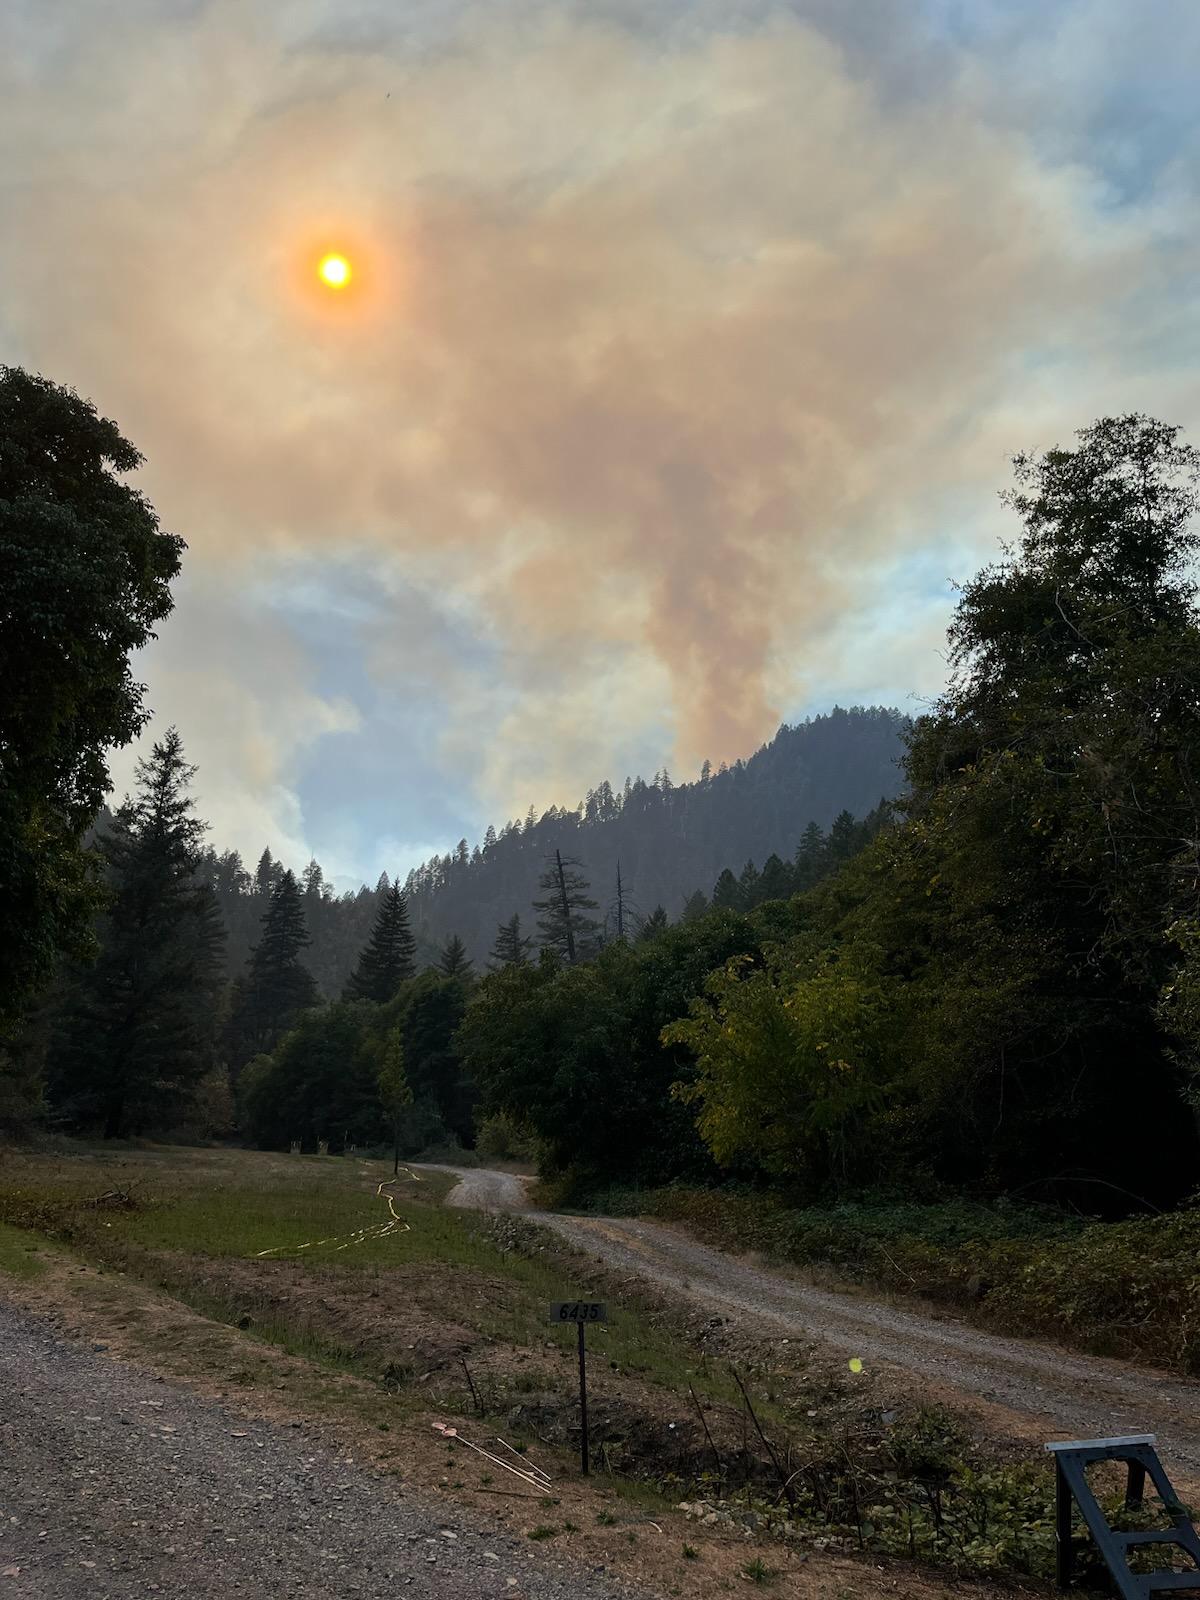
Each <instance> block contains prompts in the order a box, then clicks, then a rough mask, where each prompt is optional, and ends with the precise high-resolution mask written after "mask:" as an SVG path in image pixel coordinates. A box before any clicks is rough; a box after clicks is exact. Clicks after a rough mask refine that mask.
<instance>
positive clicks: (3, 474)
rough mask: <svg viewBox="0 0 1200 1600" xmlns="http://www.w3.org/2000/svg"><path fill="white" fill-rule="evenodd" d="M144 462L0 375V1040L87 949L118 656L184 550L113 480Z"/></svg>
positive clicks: (104, 423) (113, 730) (134, 723)
mask: <svg viewBox="0 0 1200 1600" xmlns="http://www.w3.org/2000/svg"><path fill="white" fill-rule="evenodd" d="M141 463H142V458H141V456H140V455H139V454H138V452H137V451H136V450H135V449H134V447H133V446H132V445H131V444H130V443H129V442H128V440H126V439H124V438H123V437H122V436H121V434H120V432H119V431H118V429H117V427H116V425H115V423H112V422H110V421H108V420H107V419H105V418H103V417H100V416H98V415H97V413H96V410H95V408H94V407H93V406H92V405H91V404H90V403H89V402H87V401H86V400H82V399H80V397H79V396H78V395H77V394H75V393H74V392H73V391H71V390H69V389H65V388H61V387H59V386H58V385H57V384H54V383H50V382H49V381H48V380H47V379H45V378H40V377H35V376H33V375H31V374H30V373H27V372H23V371H22V370H21V369H20V368H19V367H0V685H2V686H3V690H2V692H0V950H3V952H4V959H3V961H0V1034H3V1032H4V1031H5V1030H7V1029H10V1028H11V1027H12V1026H13V1024H14V1023H15V1021H16V1019H17V1017H18V1016H19V1014H20V1012H21V1011H22V1009H23V1008H24V1007H25V1006H26V1005H27V1004H28V1002H29V1001H30V999H31V997H32V996H33V995H34V994H35V992H36V991H37V989H38V988H39V986H41V985H43V984H44V983H45V982H46V981H47V979H48V978H49V976H50V974H51V971H52V970H53V968H54V965H55V963H56V961H57V960H58V958H59V957H60V956H61V955H63V954H68V955H76V956H77V955H81V954H83V953H85V952H86V951H87V950H88V949H89V947H90V937H89V936H90V920H91V916H92V913H93V911H94V909H95V908H96V906H97V904H98V883H99V870H98V867H99V864H98V863H97V862H96V861H95V859H94V857H92V856H91V855H90V854H89V852H87V851H85V850H84V849H83V847H82V844H81V840H82V837H83V834H84V832H85V830H86V829H87V828H88V826H89V824H90V823H91V821H92V818H93V817H94V815H95V814H96V811H97V810H98V808H99V806H100V802H101V800H102V799H103V797H104V795H105V793H106V792H107V790H108V788H109V777H108V768H107V765H106V762H105V752H106V751H107V750H108V749H110V748H112V747H113V746H119V745H126V744H128V743H129V742H130V741H131V740H132V739H133V738H134V737H135V736H136V735H137V733H138V732H139V731H140V730H141V728H142V727H143V726H144V724H145V722H146V718H147V712H146V710H145V707H144V703H143V694H144V690H143V687H142V685H140V684H138V683H135V682H134V680H133V677H132V675H131V673H130V667H129V659H130V656H131V654H132V653H133V651H135V650H138V649H140V648H141V647H142V646H143V645H144V644H146V643H147V641H148V640H149V639H151V638H153V636H154V634H153V629H154V625H155V623H156V622H158V621H159V620H161V618H163V617H165V616H166V615H167V613H168V612H169V611H170V609H171V604H172V602H171V594H170V587H169V585H170V582H171V580H172V578H174V577H175V575H176V573H177V572H178V571H179V562H180V554H181V552H182V550H183V548H184V546H183V541H182V540H181V539H178V538H176V537H175V536H174V535H172V534H166V533H163V532H162V530H161V529H160V527H159V524H158V519H157V517H156V516H155V514H154V510H153V508H152V507H151V506H150V504H149V502H148V501H147V500H146V499H145V497H144V496H143V495H142V494H141V493H140V492H139V491H138V490H136V489H133V488H131V487H130V486H129V485H128V484H125V483H122V482H121V481H120V477H119V475H120V474H124V473H129V472H133V471H134V470H135V469H136V468H137V467H139V466H140V465H141Z"/></svg>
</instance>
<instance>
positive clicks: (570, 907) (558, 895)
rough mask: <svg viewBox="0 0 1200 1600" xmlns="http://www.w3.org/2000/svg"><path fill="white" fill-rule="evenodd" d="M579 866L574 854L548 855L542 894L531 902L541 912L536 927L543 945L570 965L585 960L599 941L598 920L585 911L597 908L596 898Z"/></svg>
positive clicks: (542, 880) (542, 879)
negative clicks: (594, 898)
mask: <svg viewBox="0 0 1200 1600" xmlns="http://www.w3.org/2000/svg"><path fill="white" fill-rule="evenodd" d="M578 867H579V862H578V861H576V860H575V859H574V857H572V856H564V855H563V853H562V851H561V850H556V851H555V852H554V854H553V855H552V856H550V857H548V859H547V865H546V870H545V872H543V874H542V876H541V879H540V884H539V887H540V888H541V890H542V894H543V898H542V899H540V900H535V901H534V902H533V906H534V910H535V911H540V912H541V913H542V914H541V916H540V917H539V919H538V930H539V932H540V933H541V935H542V946H543V948H544V949H547V950H553V951H554V952H555V953H556V954H557V955H558V956H559V958H560V959H561V960H563V961H566V962H567V963H568V964H569V965H570V966H574V964H575V962H576V961H580V960H586V959H587V958H588V956H589V955H591V954H593V953H594V951H595V950H596V948H597V947H598V945H599V942H600V927H599V924H598V923H597V922H596V920H595V919H594V918H593V917H589V916H588V915H587V913H588V912H589V911H595V910H596V902H595V900H593V899H592V898H591V896H590V894H589V892H588V891H589V885H588V882H587V879H586V878H585V877H584V876H583V874H582V873H581V872H579V871H578Z"/></svg>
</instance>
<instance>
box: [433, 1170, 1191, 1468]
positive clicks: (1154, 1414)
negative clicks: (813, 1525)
mask: <svg viewBox="0 0 1200 1600" xmlns="http://www.w3.org/2000/svg"><path fill="white" fill-rule="evenodd" d="M449 1170H457V1171H458V1172H459V1173H460V1175H461V1178H462V1181H461V1182H460V1184H459V1185H458V1187H457V1188H456V1189H455V1190H453V1191H452V1193H451V1195H450V1196H449V1203H450V1204H452V1205H463V1206H473V1207H477V1208H479V1209H483V1210H514V1211H515V1210H528V1201H527V1198H526V1194H525V1188H524V1185H523V1183H522V1181H521V1179H519V1178H516V1177H514V1176H513V1175H512V1174H511V1173H507V1172H490V1171H486V1170H483V1169H479V1168H476V1169H474V1170H468V1169H466V1168H458V1169H449ZM535 1218H536V1220H537V1221H538V1222H539V1223H541V1224H543V1225H544V1226H546V1227H549V1228H553V1229H554V1230H555V1231H556V1232H557V1233H559V1234H561V1235H562V1236H563V1238H565V1239H567V1240H568V1241H569V1242H570V1243H571V1244H572V1245H574V1246H576V1248H578V1249H580V1250H583V1251H585V1252H587V1253H588V1254H590V1255H594V1256H597V1257H599V1258H600V1259H601V1260H602V1261H604V1262H605V1263H606V1264H608V1265H610V1266H613V1267H616V1268H618V1269H621V1270H624V1271H628V1272H633V1273H638V1274H640V1275H642V1276H645V1277H648V1278H651V1279H653V1281H654V1282H655V1283H656V1284H657V1285H659V1286H660V1287H666V1288H668V1289H672V1290H675V1291H677V1292H679V1293H682V1294H685V1295H687V1296H688V1297H690V1298H691V1299H692V1300H694V1301H696V1302H698V1303H700V1304H702V1305H705V1306H710V1307H712V1308H713V1309H714V1310H716V1311H719V1312H721V1313H722V1314H723V1315H727V1316H733V1317H735V1318H736V1319H738V1320H739V1321H741V1322H744V1323H746V1324H747V1325H752V1324H755V1323H757V1324H758V1325H760V1326H762V1327H765V1328H769V1329H770V1331H771V1332H772V1333H773V1334H776V1335H778V1334H779V1333H781V1332H783V1331H785V1330H786V1332H787V1333H788V1335H789V1336H790V1337H796V1336H801V1337H804V1336H807V1337H809V1338H812V1339H816V1340H819V1341H821V1342H822V1343H824V1344H826V1345H828V1346H830V1347H831V1348H833V1349H834V1350H838V1351H841V1352H843V1353H844V1354H845V1355H846V1356H847V1357H850V1356H859V1357H861V1358H862V1359H863V1360H864V1361H867V1362H870V1361H874V1362H881V1363H886V1364H887V1365H888V1366H890V1367H894V1368H896V1369H899V1370H900V1371H902V1372H906V1373H911V1374H914V1375H915V1376H917V1377H918V1378H920V1379H921V1380H923V1381H924V1382H925V1383H926V1384H929V1385H932V1386H935V1387H936V1388H937V1389H939V1390H943V1391H945V1390H949V1391H954V1392H956V1393H957V1394H958V1395H961V1396H964V1397H967V1398H969V1399H973V1400H983V1401H987V1402H990V1403H992V1404H995V1405H998V1406H1001V1407H1003V1408H1005V1410H1007V1411H1009V1412H1011V1413H1014V1414H1015V1415H1016V1416H1017V1417H1018V1418H1020V1419H1022V1420H1024V1421H1025V1422H1026V1423H1027V1424H1028V1425H1029V1426H1030V1428H1031V1430H1032V1431H1040V1432H1041V1433H1043V1434H1044V1437H1045V1438H1047V1439H1055V1438H1057V1439H1063V1438H1095V1437H1098V1436H1105V1435H1110V1434H1122V1433H1157V1435H1158V1437H1159V1443H1160V1446H1161V1449H1162V1453H1163V1456H1164V1459H1165V1460H1166V1461H1167V1462H1169V1463H1170V1466H1169V1468H1168V1470H1174V1469H1178V1476H1179V1478H1180V1479H1184V1478H1190V1479H1191V1480H1192V1481H1195V1479H1196V1478H1197V1476H1198V1475H1200V1383H1190V1382H1187V1381H1186V1380H1181V1379H1177V1378H1172V1377H1169V1376H1167V1375H1165V1374H1163V1373H1158V1372H1154V1371H1151V1370H1149V1369H1146V1368H1139V1367H1133V1366H1130V1365H1128V1364H1126V1363H1124V1362H1118V1361H1105V1360H1101V1359H1099V1358H1098V1357H1095V1356H1084V1355H1078V1354H1075V1353H1072V1352H1070V1351H1066V1350H1061V1349H1058V1348H1057V1347H1055V1346H1053V1345H1050V1344H1045V1343H1041V1342H1036V1341H1033V1340H1024V1339H1012V1338H1002V1337H1000V1336H998V1335H996V1334H990V1333H985V1332H983V1331H981V1330H980V1329H978V1328H972V1327H970V1326H968V1325H967V1324H965V1323H962V1322H957V1321H955V1320H953V1319H952V1318H949V1317H946V1316H943V1315H935V1314H934V1313H932V1312H926V1311H924V1310H923V1309H922V1308H921V1307H920V1306H919V1305H915V1304H910V1305H908V1306H905V1307H900V1306H897V1305H895V1304H892V1303H890V1302H888V1301H885V1300H879V1299H872V1298H870V1297H869V1296H866V1295H861V1294H858V1293H853V1292H846V1293H837V1292H836V1291H831V1290H828V1289H823V1288H817V1287H815V1286H813V1285H812V1284H810V1283H807V1282H806V1281H805V1279H804V1277H803V1276H802V1275H801V1274H800V1273H799V1272H794V1271H789V1270H788V1269H787V1268H783V1267H772V1268H765V1267H762V1266H759V1265H757V1264H756V1263H752V1262H749V1261H746V1260H743V1259H739V1258H738V1257H736V1256H732V1255H729V1254H726V1253H725V1252H724V1251H721V1250H716V1249H713V1248H712V1247H711V1246H709V1245H705V1244H701V1243H700V1242H699V1241H698V1240H696V1239H694V1238H691V1237H690V1236H689V1235H687V1234H686V1233H684V1232H682V1231H681V1230H679V1229H676V1228H673V1227H670V1226H668V1225H666V1224H664V1223H657V1222H645V1221H640V1220H635V1219H632V1218H626V1217H620V1218H617V1217H567V1216H556V1215H551V1214H550V1213H547V1212H537V1213H535Z"/></svg>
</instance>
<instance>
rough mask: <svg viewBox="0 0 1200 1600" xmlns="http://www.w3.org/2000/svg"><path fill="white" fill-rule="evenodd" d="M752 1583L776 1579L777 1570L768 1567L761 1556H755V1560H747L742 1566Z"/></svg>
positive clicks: (768, 1581)
mask: <svg viewBox="0 0 1200 1600" xmlns="http://www.w3.org/2000/svg"><path fill="white" fill-rule="evenodd" d="M742 1571H743V1572H744V1573H745V1575H746V1577H747V1578H749V1579H750V1581H751V1583H771V1582H773V1581H774V1579H775V1576H776V1574H775V1572H774V1571H773V1570H772V1569H771V1568H770V1567H768V1566H767V1565H766V1564H765V1563H764V1561H763V1559H762V1557H761V1556H755V1558H754V1560H753V1561H747V1563H746V1565H745V1566H744V1567H743V1568H742Z"/></svg>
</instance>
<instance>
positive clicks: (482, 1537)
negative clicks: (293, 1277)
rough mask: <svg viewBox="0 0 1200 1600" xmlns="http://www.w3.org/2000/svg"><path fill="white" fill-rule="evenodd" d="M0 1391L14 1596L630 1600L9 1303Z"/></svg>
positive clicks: (1, 1571)
mask: <svg viewBox="0 0 1200 1600" xmlns="http://www.w3.org/2000/svg"><path fill="white" fill-rule="evenodd" d="M0 1396H3V1401H2V1404H0V1600H8V1597H10V1596H11V1597H12V1600H18V1597H19V1600H82V1597H86V1600H129V1597H132V1596H135V1595H136V1596H139V1597H140V1596H146V1595H160V1596H170V1597H175V1596H179V1597H183V1596H185V1595H186V1596H189V1597H195V1596H199V1597H201V1600H228V1597H231V1596H235V1595H236V1596H245V1597H249V1596H253V1597H254V1600H285V1597H297V1600H298V1597H304V1600H309V1597H311V1600H318V1597H319V1600H329V1597H330V1596H337V1597H338V1600H342V1597H343V1596H346V1597H363V1600H365V1597H368V1596H370V1597H375V1596H380V1597H382V1596H385V1595H386V1596H389V1597H391V1596H394V1595H396V1594H397V1593H405V1592H408V1593H412V1594H416V1595H421V1596H426V1595H436V1596H437V1597H438V1600H467V1597H469V1596H470V1597H475V1596H485V1597H486V1596H492V1595H504V1596H508V1597H511V1600H518V1597H523V1600H618V1597H624V1600H633V1597H632V1596H631V1593H630V1591H629V1590H628V1589H627V1588H626V1587H624V1586H623V1585H621V1584H618V1583H617V1582H616V1581H615V1580H610V1579H608V1578H607V1577H605V1576H603V1575H600V1574H596V1573H589V1572H586V1571H584V1572H580V1571H579V1569H578V1568H576V1567H574V1566H568V1565H567V1564H566V1563H562V1564H558V1563H556V1562H555V1560H554V1558H553V1556H551V1555H549V1554H547V1555H545V1556H544V1557H543V1556H540V1555H538V1556H535V1555H534V1553H533V1552H532V1550H531V1548H530V1547H529V1546H528V1545H527V1544H526V1543H524V1542H523V1541H520V1542H519V1541H517V1540H515V1539H513V1538H511V1537H509V1536H508V1535H504V1534H500V1533H495V1532H492V1531H489V1530H488V1528H487V1527H486V1525H485V1524H482V1523H470V1522H466V1521H464V1519H463V1516H462V1513H461V1512H460V1511H456V1510H455V1509H454V1508H453V1507H449V1506H448V1507H447V1508H446V1510H445V1511H444V1512H443V1511H440V1510H439V1508H438V1506H437V1504H436V1502H434V1501H432V1500H430V1499H428V1498H420V1499H418V1498H416V1497H415V1496H413V1495H411V1494H408V1493H404V1492H402V1491H401V1490H399V1489H398V1488H397V1487H395V1486H394V1485H393V1484H392V1483H391V1482H390V1481H389V1480H388V1479H385V1478H382V1477H380V1476H379V1475H378V1474H376V1473H374V1472H371V1471H369V1470H367V1469H365V1468H362V1467H359V1466H357V1465H355V1464H354V1463H353V1462H352V1461H351V1460H350V1459H348V1458H346V1457H340V1456H337V1455H334V1454H332V1453H330V1451H328V1450H327V1449H325V1448H323V1447H321V1446H319V1445H317V1444H316V1443H314V1441H313V1438H312V1437H311V1436H310V1430H309V1428H308V1427H305V1428H303V1429H296V1428H281V1427H277V1426H275V1425H273V1424H267V1423H254V1422H247V1421H245V1420H243V1419H240V1418H238V1417H236V1416H235V1415H233V1414H232V1413H230V1412H228V1411H226V1410H225V1409H224V1408H223V1407H221V1406H219V1405H216V1404H214V1403H212V1402H209V1401H205V1400H201V1399H199V1398H197V1397H196V1396H194V1395H192V1394H189V1393H187V1392H185V1391H184V1390H182V1389H179V1388H176V1387H175V1386H174V1385H172V1384H170V1383H167V1382H164V1381H163V1380H161V1379H157V1380H156V1379H155V1378H153V1377H151V1376H149V1375H148V1374H145V1373H143V1372H140V1371H137V1370H135V1369H133V1368H130V1367H126V1366H122V1365H120V1364H118V1363H117V1362H115V1361H113V1360H111V1359H109V1358H108V1357H106V1356H104V1355H103V1354H98V1353H96V1351H95V1350H89V1349H86V1348H80V1347H78V1346H77V1345H73V1344H70V1343H67V1342H65V1341H64V1340H62V1339H59V1338H57V1337H56V1336H55V1335H54V1334H53V1333H52V1332H51V1331H50V1330H49V1329H48V1328H46V1327H45V1326H44V1325H43V1324H42V1323H40V1322H38V1321H36V1320H34V1319H33V1318H31V1317H28V1316H26V1315H24V1314H23V1313H19V1312H17V1311H15V1310H13V1309H11V1308H10V1307H8V1306H6V1305H4V1303H3V1302H2V1301H0ZM643 1600H648V1597H646V1596H643Z"/></svg>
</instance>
